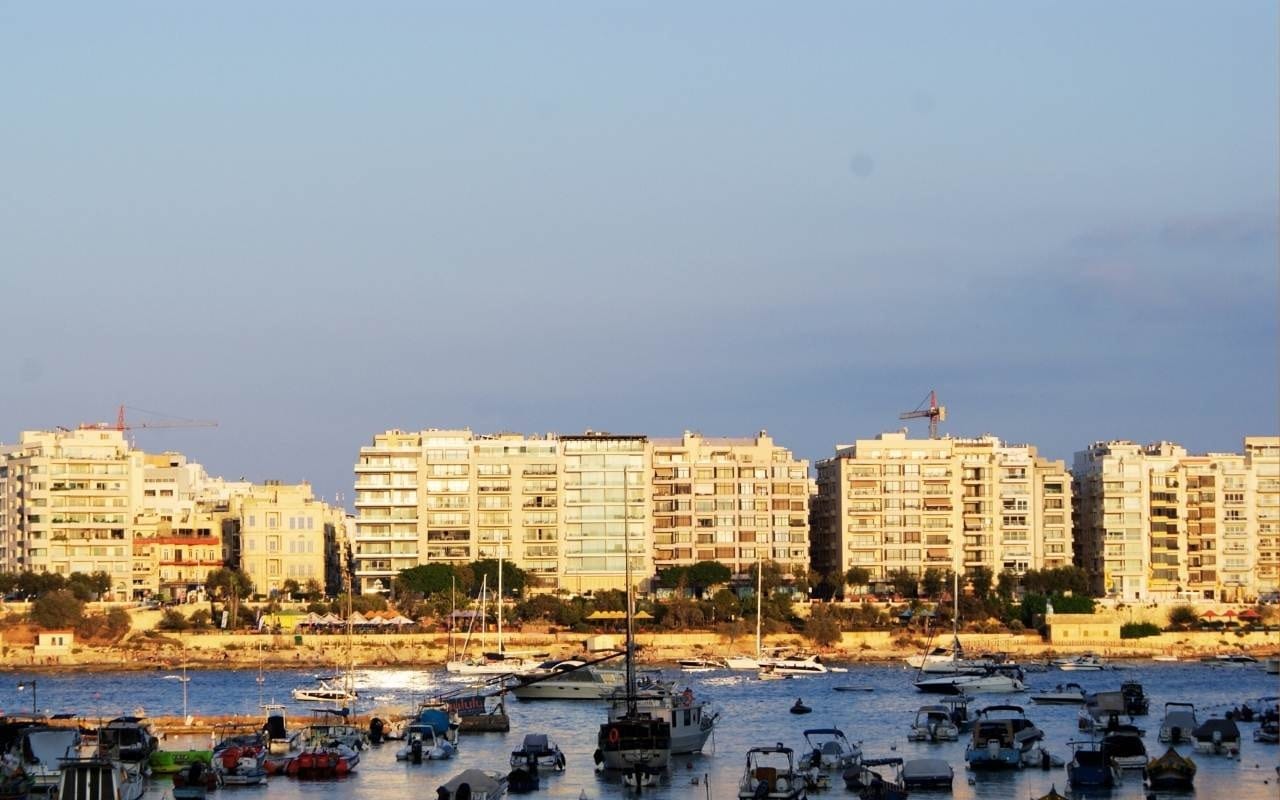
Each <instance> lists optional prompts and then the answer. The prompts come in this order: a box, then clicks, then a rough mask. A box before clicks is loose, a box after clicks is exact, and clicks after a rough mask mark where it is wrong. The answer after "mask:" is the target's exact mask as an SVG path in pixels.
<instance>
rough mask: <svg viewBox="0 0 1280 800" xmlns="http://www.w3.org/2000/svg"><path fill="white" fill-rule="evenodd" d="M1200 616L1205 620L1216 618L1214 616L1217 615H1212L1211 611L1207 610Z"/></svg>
mask: <svg viewBox="0 0 1280 800" xmlns="http://www.w3.org/2000/svg"><path fill="white" fill-rule="evenodd" d="M1200 616H1202V617H1204V618H1205V619H1213V618H1214V617H1216V616H1218V615H1217V614H1215V613H1213V609H1212V608H1211V609H1209V610H1208V611H1206V612H1204V613H1203V614H1201V615H1200Z"/></svg>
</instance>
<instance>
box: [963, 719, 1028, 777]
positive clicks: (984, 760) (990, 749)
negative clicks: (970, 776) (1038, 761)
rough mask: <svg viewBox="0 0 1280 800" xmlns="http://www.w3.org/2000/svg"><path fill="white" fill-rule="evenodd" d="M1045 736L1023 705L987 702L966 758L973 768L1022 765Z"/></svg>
mask: <svg viewBox="0 0 1280 800" xmlns="http://www.w3.org/2000/svg"><path fill="white" fill-rule="evenodd" d="M1043 738H1044V731H1042V730H1040V729H1039V728H1037V727H1036V726H1035V724H1034V723H1032V722H1031V720H1029V719H1027V715H1026V712H1024V711H1023V710H1022V707H1021V706H1004V705H1001V706H988V707H987V708H984V709H982V710H981V711H979V712H978V718H977V721H976V722H975V723H974V726H973V737H972V739H971V741H970V743H969V746H968V747H966V748H965V751H964V760H965V761H967V762H968V763H969V766H970V767H971V768H972V769H1020V768H1021V767H1022V766H1023V765H1024V761H1025V760H1026V758H1027V756H1028V755H1029V754H1030V752H1031V751H1032V749H1033V748H1034V747H1035V745H1036V743H1037V742H1039V741H1040V740H1041V739H1043Z"/></svg>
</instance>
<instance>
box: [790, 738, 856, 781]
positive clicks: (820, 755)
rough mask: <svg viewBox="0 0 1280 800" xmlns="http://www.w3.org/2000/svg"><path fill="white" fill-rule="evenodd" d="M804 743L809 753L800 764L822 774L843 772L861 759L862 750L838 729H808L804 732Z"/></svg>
mask: <svg viewBox="0 0 1280 800" xmlns="http://www.w3.org/2000/svg"><path fill="white" fill-rule="evenodd" d="M804 741H805V744H807V745H809V753H808V756H807V759H806V760H804V761H801V764H802V765H804V766H808V767H811V768H817V769H819V770H822V771H824V772H827V771H832V770H839V771H841V772H843V771H844V770H846V769H848V768H849V767H851V766H853V765H854V764H856V763H858V761H859V760H860V759H861V758H862V749H861V748H860V747H858V746H857V745H855V744H853V743H852V742H850V741H849V738H848V737H847V736H845V735H844V731H842V730H840V729H839V728H810V729H809V730H806V731H805V732H804Z"/></svg>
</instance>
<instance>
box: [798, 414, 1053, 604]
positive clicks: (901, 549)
mask: <svg viewBox="0 0 1280 800" xmlns="http://www.w3.org/2000/svg"><path fill="white" fill-rule="evenodd" d="M812 537H813V542H814V545H813V554H812V555H813V563H814V569H816V570H818V571H819V572H822V573H823V574H826V575H843V574H844V573H846V572H847V571H848V570H849V568H851V567H862V568H864V569H866V570H867V571H868V573H869V574H870V576H871V579H872V581H884V580H886V579H887V578H888V577H889V575H890V574H892V573H893V572H896V571H898V570H906V571H907V572H909V573H911V574H914V575H920V574H922V573H923V572H924V571H925V570H927V569H929V568H931V567H932V568H935V569H938V570H952V571H955V572H959V573H962V574H968V573H970V572H972V571H973V570H974V569H976V568H978V567H985V568H987V569H989V570H991V572H992V573H993V574H999V573H1001V572H1005V571H1009V572H1014V573H1022V572H1025V571H1027V570H1028V569H1048V568H1053V567H1060V566H1066V565H1068V564H1070V563H1071V552H1072V548H1071V484H1070V479H1069V477H1068V475H1067V472H1066V467H1065V465H1064V464H1063V462H1061V461H1050V460H1048V459H1044V458H1041V457H1040V456H1039V455H1037V453H1036V449H1035V448H1034V447H1032V446H1030V445H1006V444H1004V443H1002V442H1001V441H1000V440H999V439H997V438H995V437H993V436H983V437H980V438H977V439H953V438H943V439H909V438H907V436H906V434H905V433H885V434H881V435H880V436H878V437H876V438H875V439H860V440H858V441H857V442H855V443H854V444H853V445H846V446H840V447H837V448H836V455H835V456H834V457H832V458H829V459H825V460H823V461H819V462H818V496H817V498H815V500H814V504H813V525H812Z"/></svg>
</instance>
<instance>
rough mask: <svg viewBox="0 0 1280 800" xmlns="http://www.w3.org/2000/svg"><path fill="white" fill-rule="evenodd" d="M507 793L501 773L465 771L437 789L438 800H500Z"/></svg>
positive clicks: (505, 781) (505, 778)
mask: <svg viewBox="0 0 1280 800" xmlns="http://www.w3.org/2000/svg"><path fill="white" fill-rule="evenodd" d="M506 791H507V776H506V775H503V774H502V773H501V772H492V771H481V770H478V769H464V770H463V771H462V772H459V773H458V774H457V775H454V776H453V777H452V778H450V779H449V780H448V781H446V782H444V783H442V784H440V786H439V787H437V788H436V800H498V798H499V797H502V795H503V793H504V792H506Z"/></svg>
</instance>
